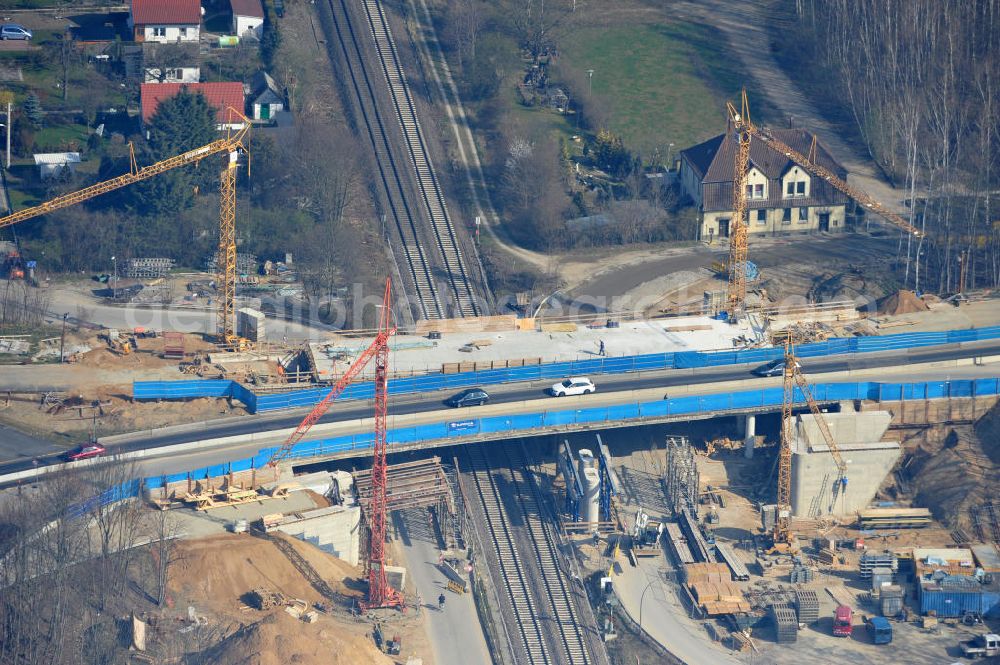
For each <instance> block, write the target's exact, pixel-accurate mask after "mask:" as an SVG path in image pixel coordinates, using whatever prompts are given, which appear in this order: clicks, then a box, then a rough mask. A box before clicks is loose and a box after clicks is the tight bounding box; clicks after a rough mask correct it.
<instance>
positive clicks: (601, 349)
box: [597, 339, 608, 356]
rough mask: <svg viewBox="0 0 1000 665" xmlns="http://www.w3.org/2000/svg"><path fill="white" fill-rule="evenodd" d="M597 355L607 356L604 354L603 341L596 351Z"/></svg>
mask: <svg viewBox="0 0 1000 665" xmlns="http://www.w3.org/2000/svg"><path fill="white" fill-rule="evenodd" d="M597 355H599V356H606V355H608V354H607V353H605V352H604V340H603V339H602V340H601V342H600V346H599V347H598V349H597Z"/></svg>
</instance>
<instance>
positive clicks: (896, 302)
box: [878, 291, 929, 316]
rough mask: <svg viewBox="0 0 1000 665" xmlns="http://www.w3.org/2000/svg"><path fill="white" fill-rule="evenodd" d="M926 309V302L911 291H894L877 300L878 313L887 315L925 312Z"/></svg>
mask: <svg viewBox="0 0 1000 665" xmlns="http://www.w3.org/2000/svg"><path fill="white" fill-rule="evenodd" d="M928 309H929V308H928V307H927V303H925V302H924V301H923V300H921V299H920V298H918V297H917V294H915V293H914V292H913V291H896V292H895V293H893V294H892V295H891V296H888V297H886V298H882V299H881V300H879V301H878V313H879V314H887V315H889V316H894V315H897V314H912V313H914V312H926V311H927V310H928Z"/></svg>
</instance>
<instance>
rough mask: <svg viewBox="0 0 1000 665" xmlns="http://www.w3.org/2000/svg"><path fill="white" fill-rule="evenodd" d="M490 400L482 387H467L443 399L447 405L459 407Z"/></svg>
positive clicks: (479, 404)
mask: <svg viewBox="0 0 1000 665" xmlns="http://www.w3.org/2000/svg"><path fill="white" fill-rule="evenodd" d="M488 401H490V395H489V393H487V392H486V391H485V390H483V389H482V388H468V389H466V390H463V391H462V392H460V393H458V394H457V395H452V396H451V397H449V398H448V399H446V400H445V404H447V405H448V406H452V407H455V408H456V409H459V408H461V407H463V406H482V405H483V404H486V403H487V402H488Z"/></svg>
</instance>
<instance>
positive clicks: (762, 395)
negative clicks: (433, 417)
mask: <svg viewBox="0 0 1000 665" xmlns="http://www.w3.org/2000/svg"><path fill="white" fill-rule="evenodd" d="M811 389H812V393H813V396H814V397H815V398H816V400H817V401H819V402H821V403H822V402H839V401H844V400H878V401H898V400H922V399H934V398H943V397H978V396H986V395H998V394H1000V378H989V379H970V380H960V381H928V382H921V383H877V382H858V383H819V384H814V385H812V386H811ZM783 400H784V393H783V389H782V388H781V387H775V388H762V389H759V390H743V391H737V392H729V393H718V394H713V395H687V396H684V397H672V398H670V399H665V400H656V401H653V402H641V403H632V404H615V405H612V406H599V407H592V408H586V409H569V410H562V411H543V412H539V413H522V414H516V415H501V416H490V417H487V418H466V419H463V420H460V421H450V422H439V423H430V424H426V425H417V426H415V427H403V428H397V429H392V430H389V431H388V432H387V433H386V440H387V441H388V444H389V445H390V447H391V446H401V445H406V444H411V443H417V442H424V441H443V440H447V439H456V440H461V439H463V438H465V437H473V436H479V435H483V434H496V433H503V432H506V433H509V434H510V435H511V436H530V435H531V434H532V432H533V431H538V430H542V429H543V428H548V427H557V426H560V425H588V426H599V425H600V424H601V423H620V422H621V421H623V420H635V421H638V422H641V421H642V420H643V419H654V418H664V417H667V416H684V415H694V414H702V413H720V412H726V411H735V410H743V409H754V408H768V407H779V406H780V405H781V404H782V402H783ZM795 400H796V402H798V403H804V402H805V399H804V397H803V395H802V393H801V391H799V390H798V389H796V391H795ZM373 440H374V434H372V433H371V432H366V433H361V434H351V435H346V436H339V437H333V438H329V439H318V440H314V441H304V442H302V443H299V444H297V445H296V446H295V447H294V448H293V449H292V451H291V454H290V455H289V459H293V460H302V459H309V458H313V457H320V456H324V455H332V454H335V453H341V452H346V451H351V450H365V449H368V448H371V446H372V444H373ZM276 450H277V448H265V449H263V450H261V451H259V452H258V453H257V454H256V455H255V456H254V457H251V458H246V459H243V460H237V461H234V462H230V463H228V464H221V465H216V466H212V467H205V468H201V469H197V470H195V471H191V472H189V473H179V474H172V475H168V476H156V477H152V478H147V479H146V480H145V485H146V487H147V488H154V489H155V488H159V487H163V486H164V485H165V484H167V483H174V482H180V481H184V480H187V479H189V478H190V479H192V480H199V479H202V478H208V477H212V476H223V475H226V474H228V473H229V472H230V471H233V472H235V471H245V470H247V469H250V468H258V469H259V468H261V467H263V466H264V465H266V464H267V462H268V460H270V459H271V456H272V455H273V454H274V452H275V451H276Z"/></svg>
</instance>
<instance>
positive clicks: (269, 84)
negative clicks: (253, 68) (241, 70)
mask: <svg viewBox="0 0 1000 665" xmlns="http://www.w3.org/2000/svg"><path fill="white" fill-rule="evenodd" d="M284 110H285V98H284V96H283V95H282V94H281V90H280V89H279V88H278V84H277V83H275V82H274V79H273V78H271V76H270V74H268V73H267V72H264V71H257V73H255V74H254V75H253V79H251V81H250V115H251V118H252V119H253V120H264V121H268V120H273V119H274V116H276V115H277V114H279V113H281V112H282V111H284Z"/></svg>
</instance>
